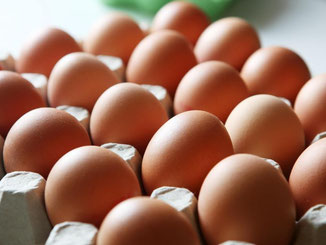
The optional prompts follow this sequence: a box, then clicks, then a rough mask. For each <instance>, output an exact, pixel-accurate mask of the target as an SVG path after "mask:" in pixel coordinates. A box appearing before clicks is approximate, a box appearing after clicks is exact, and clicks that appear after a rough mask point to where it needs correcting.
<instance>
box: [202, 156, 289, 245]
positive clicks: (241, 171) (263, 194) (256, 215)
mask: <svg viewBox="0 0 326 245" xmlns="http://www.w3.org/2000/svg"><path fill="white" fill-rule="evenodd" d="M198 216H199V222H200V227H201V230H202V233H203V235H204V238H205V240H206V242H207V244H208V245H210V244H220V243H222V242H224V241H227V240H236V241H244V242H250V243H253V244H265V245H269V244H270V245H275V244H278V245H282V244H284V245H287V244H290V242H291V238H292V234H293V232H294V228H295V204H294V201H293V198H292V196H291V191H290V188H289V185H288V183H287V181H286V179H285V178H284V177H283V176H282V175H280V174H279V172H278V171H277V169H276V168H275V167H273V166H272V165H271V164H269V163H267V162H266V161H265V160H264V159H262V158H260V157H258V156H254V155H250V154H235V155H232V156H230V157H227V158H225V159H223V160H222V161H220V162H219V163H218V164H217V165H216V166H215V167H214V168H213V169H212V170H211V171H210V172H209V174H208V175H207V177H206V178H205V181H204V183H203V185H202V187H201V189H200V193H199V198H198Z"/></svg>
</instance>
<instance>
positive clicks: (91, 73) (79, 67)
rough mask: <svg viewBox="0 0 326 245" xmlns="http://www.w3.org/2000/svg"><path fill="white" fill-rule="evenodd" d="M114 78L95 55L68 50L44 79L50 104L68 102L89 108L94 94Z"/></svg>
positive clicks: (106, 86)
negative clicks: (47, 77)
mask: <svg viewBox="0 0 326 245" xmlns="http://www.w3.org/2000/svg"><path fill="white" fill-rule="evenodd" d="M118 82H119V79H118V77H117V76H116V75H115V74H114V73H113V72H112V71H111V70H110V69H109V68H108V67H107V66H106V65H105V64H104V63H103V62H101V61H100V60H98V59H97V58H96V57H95V56H93V55H91V54H87V53H82V52H77V53H71V54H68V55H66V56H64V57H62V58H61V59H60V60H59V61H58V63H57V64H56V65H55V67H54V68H53V71H52V73H51V75H50V78H49V83H48V90H47V93H48V101H49V104H50V105H51V106H52V107H57V106H59V105H71V106H78V107H83V108H86V109H87V110H88V111H90V112H91V111H92V110H93V106H94V104H95V102H96V100H97V99H98V97H100V95H101V94H102V93H103V92H104V91H105V90H106V89H107V88H109V87H110V86H112V85H114V84H117V83H118Z"/></svg>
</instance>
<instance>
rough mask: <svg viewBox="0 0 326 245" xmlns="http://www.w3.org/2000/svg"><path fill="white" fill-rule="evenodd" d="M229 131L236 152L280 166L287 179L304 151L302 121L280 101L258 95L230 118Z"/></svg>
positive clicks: (232, 113) (228, 122)
mask: <svg viewBox="0 0 326 245" xmlns="http://www.w3.org/2000/svg"><path fill="white" fill-rule="evenodd" d="M225 127H226V129H227V130H228V132H229V134H230V136H231V139H232V143H233V147H234V151H235V153H251V154H255V155H258V156H261V157H265V158H270V159H272V160H274V161H276V162H277V163H279V164H280V166H281V168H282V171H283V173H284V175H285V176H286V177H288V176H289V174H290V171H291V168H292V166H293V164H294V162H295V160H296V159H297V157H298V156H299V155H300V154H301V152H302V151H303V150H304V146H305V138H304V130H303V127H302V125H301V123H300V121H299V118H298V117H297V115H296V114H295V113H294V111H293V110H292V108H291V107H289V106H288V105H287V104H286V103H285V102H284V101H282V100H281V99H280V98H277V97H275V96H273V95H265V94H261V95H255V96H251V97H249V98H247V99H245V100H243V101H242V102H240V103H239V104H238V105H237V106H236V107H235V108H234V109H233V111H232V112H231V114H230V115H229V117H228V119H227V121H226V123H225Z"/></svg>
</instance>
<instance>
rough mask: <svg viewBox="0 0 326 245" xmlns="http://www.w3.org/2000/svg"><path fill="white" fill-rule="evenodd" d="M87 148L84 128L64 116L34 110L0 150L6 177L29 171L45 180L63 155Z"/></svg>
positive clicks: (87, 141) (69, 116)
mask: <svg viewBox="0 0 326 245" xmlns="http://www.w3.org/2000/svg"><path fill="white" fill-rule="evenodd" d="M89 144H90V140H89V137H88V134H87V132H86V130H85V128H84V127H83V126H82V125H81V124H80V123H79V122H78V121H77V119H75V118H74V117H73V116H71V115H70V114H68V113H67V112H64V111H60V110H57V109H54V108H39V109H34V110H32V111H30V112H28V113H26V114H24V115H23V116H22V117H21V118H19V119H18V120H17V121H16V123H15V124H14V125H13V126H12V128H11V129H10V131H9V133H8V135H7V138H6V141H5V145H4V149H3V160H4V166H5V169H6V172H8V173H9V172H13V171H31V172H36V173H39V174H41V175H42V176H43V177H44V178H46V177H47V176H48V174H49V172H50V170H51V168H52V166H53V165H54V164H55V163H56V161H57V160H58V159H59V158H60V157H61V156H62V155H64V154H65V153H66V152H68V151H70V150H72V149H74V148H76V147H79V146H83V145H89Z"/></svg>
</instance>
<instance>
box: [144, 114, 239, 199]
mask: <svg viewBox="0 0 326 245" xmlns="http://www.w3.org/2000/svg"><path fill="white" fill-rule="evenodd" d="M231 154H233V148H232V143H231V140H230V136H229V135H228V133H227V131H226V129H225V127H224V125H223V123H222V122H221V121H220V120H219V119H218V118H217V117H215V116H214V115H213V114H211V113H208V112H205V111H187V112H183V113H181V114H179V115H177V116H175V117H173V118H172V119H170V120H169V121H168V122H166V123H165V124H164V125H163V126H162V127H161V128H160V129H159V130H158V131H157V132H156V134H155V135H154V136H153V138H152V139H151V141H150V143H149V144H148V146H147V148H146V151H145V154H144V157H143V162H142V179H143V184H144V187H145V190H146V192H147V194H150V193H151V192H152V191H153V190H154V189H156V188H158V187H161V186H176V187H184V188H187V189H189V190H190V191H192V192H193V193H194V194H195V195H198V193H199V189H200V186H201V184H202V182H203V181H204V178H205V177H206V175H207V174H208V172H209V171H210V170H211V168H212V167H213V166H214V165H215V164H216V163H217V162H218V161H220V160H221V159H223V158H224V157H227V156H229V155H231Z"/></svg>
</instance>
